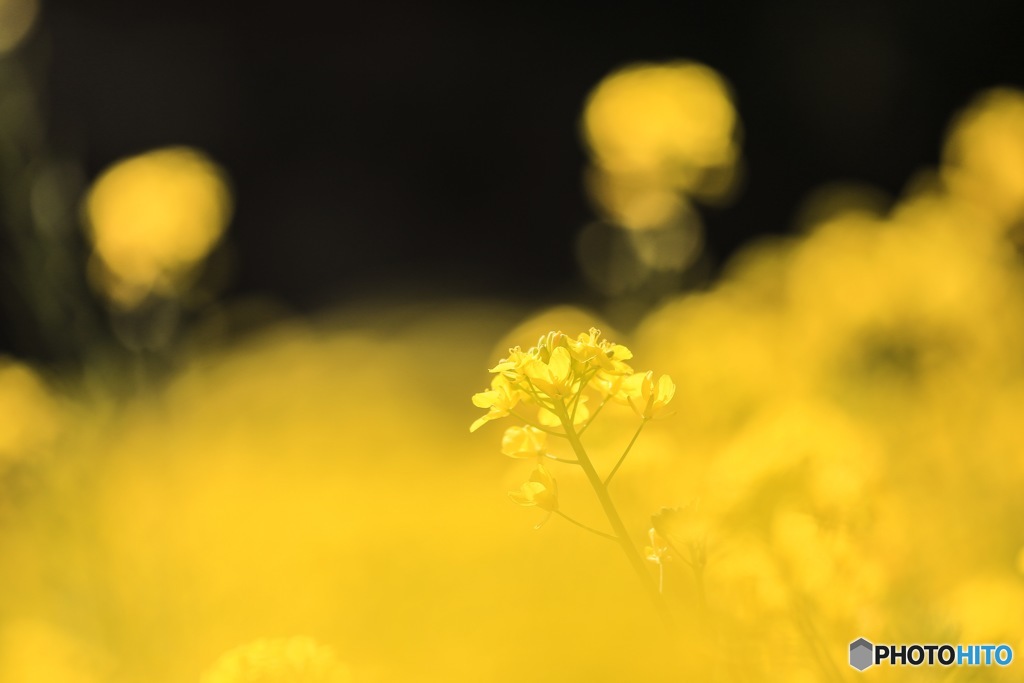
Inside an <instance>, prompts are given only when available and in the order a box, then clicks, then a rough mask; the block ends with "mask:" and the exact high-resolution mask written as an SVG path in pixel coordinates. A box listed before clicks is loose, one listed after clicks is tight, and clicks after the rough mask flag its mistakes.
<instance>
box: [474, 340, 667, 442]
mask: <svg viewBox="0 0 1024 683" xmlns="http://www.w3.org/2000/svg"><path fill="white" fill-rule="evenodd" d="M632 357H633V354H632V353H631V352H630V350H629V349H628V348H626V347H625V346H623V345H622V344H615V343H613V342H610V341H608V340H607V339H602V338H601V331H600V330H597V329H595V328H590V331H588V332H584V333H582V334H580V335H579V336H577V337H576V338H575V339H574V338H572V337H570V336H568V335H566V334H564V333H562V332H549V333H548V334H546V335H544V336H543V337H541V338H540V340H539V341H538V342H537V345H536V346H533V347H531V348H529V349H526V350H523V349H522V348H521V347H518V346H517V347H515V348H512V349H509V355H508V357H506V358H504V359H502V361H501V362H499V363H498V364H497V365H495V366H494V367H493V368H491V372H492V373H494V378H493V379H492V380H491V388H490V389H488V390H487V391H482V392H480V393H478V394H476V395H474V396H473V404H474V405H476V406H477V407H479V408H485V409H487V413H486V414H485V415H483V416H482V417H480V418H479V419H477V420H476V421H475V422H474V423H473V424H472V426H471V427H470V428H469V430H470V431H471V432H474V431H476V430H477V429H479V428H480V427H481V426H483V425H484V424H486V423H488V422H490V421H491V420H497V419H500V418H503V417H507V416H509V415H514V416H516V417H519V418H520V419H522V420H523V421H524V422H527V423H536V424H537V425H538V426H541V427H545V428H553V429H564V428H565V422H564V420H563V418H564V417H566V416H567V417H568V418H569V424H572V425H585V424H586V423H587V422H588V420H589V419H590V417H591V410H590V408H589V407H588V403H590V402H594V403H596V405H597V406H598V407H597V409H595V411H594V412H595V414H596V410H599V409H600V407H603V406H604V404H605V403H606V402H607V401H608V400H610V399H613V400H615V401H617V402H619V403H624V404H627V405H630V406H632V407H633V409H634V410H636V412H637V414H639V415H640V416H641V417H643V418H644V419H651V418H653V417H657V416H659V415H661V414H662V413H663V412H664V409H665V406H666V404H668V402H669V401H670V400H672V396H673V394H674V393H675V385H674V384H673V383H672V379H671V378H670V377H668V376H667V375H662V376H661V377H660V378H659V379H658V380H657V382H655V381H654V379H653V375H652V374H651V373H649V372H648V373H635V372H634V371H633V368H631V367H630V366H629V365H627V364H626V361H628V360H630V359H631V358H632ZM563 413H564V414H563ZM513 429H515V428H513ZM522 434H523V433H522V432H519V431H515V432H512V434H511V435H506V439H505V443H504V444H503V452H504V451H506V450H507V449H508V448H509V447H510V446H509V442H510V441H512V442H516V443H518V441H519V440H521V439H522ZM532 434H533V436H534V437H536V432H533V433H532ZM541 447H542V444H541V445H539V447H538V448H541ZM506 454H507V455H512V456H513V457H521V451H513V452H507V453H506Z"/></svg>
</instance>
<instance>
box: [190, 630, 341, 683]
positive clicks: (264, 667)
mask: <svg viewBox="0 0 1024 683" xmlns="http://www.w3.org/2000/svg"><path fill="white" fill-rule="evenodd" d="M351 680H352V677H351V675H350V674H349V671H348V668H347V667H346V666H345V665H343V664H342V663H341V662H339V661H338V659H337V658H336V657H335V655H334V651H333V650H331V649H330V648H329V647H326V646H324V645H320V644H319V643H317V642H316V641H314V640H312V639H311V638H304V637H295V638H277V639H269V638H264V639H260V640H256V641H253V642H251V643H249V644H247V645H242V646H241V647H237V648H235V649H233V650H230V651H228V652H226V653H225V654H223V655H222V656H221V657H220V659H218V660H217V662H216V663H215V664H214V665H213V666H212V667H211V668H210V669H209V670H208V671H207V672H206V673H205V674H204V675H203V678H202V683H350V681H351Z"/></svg>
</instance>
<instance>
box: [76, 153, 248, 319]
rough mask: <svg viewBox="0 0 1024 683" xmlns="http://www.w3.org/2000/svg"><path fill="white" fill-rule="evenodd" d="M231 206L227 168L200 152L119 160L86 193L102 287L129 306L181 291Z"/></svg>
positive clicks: (97, 276)
mask: <svg viewBox="0 0 1024 683" xmlns="http://www.w3.org/2000/svg"><path fill="white" fill-rule="evenodd" d="M231 207H232V202H231V195H230V192H229V190H228V186H227V181H226V177H225V175H224V172H223V171H222V170H221V169H220V168H219V167H218V166H217V165H216V164H215V163H213V162H212V161H211V160H210V159H209V158H207V157H206V156H205V155H203V154H202V153H201V152H198V151H196V150H194V149H190V148H187V147H171V148H166V149H159V150H154V151H151V152H147V153H145V154H141V155H139V156H135V157H131V158H129V159H125V160H122V161H119V162H117V163H116V164H114V165H113V166H112V167H111V168H109V169H108V170H107V171H105V172H104V173H103V174H102V175H101V176H100V177H99V178H98V179H97V180H96V182H95V183H94V184H93V186H92V188H91V189H90V191H89V194H88V196H87V197H86V203H85V210H86V214H87V216H86V217H87V220H88V227H89V234H90V237H91V238H92V242H93V245H94V246H95V249H96V257H97V260H96V261H95V262H94V264H93V265H94V267H93V269H92V275H93V281H94V284H96V285H97V286H98V287H99V289H100V290H101V291H103V292H104V293H105V294H106V295H107V296H108V297H109V298H110V299H111V301H112V302H113V303H115V304H117V305H120V306H122V307H125V308H132V307H134V306H135V305H137V304H138V303H140V302H141V301H142V300H143V299H145V298H146V296H148V295H149V294H151V293H156V294H159V295H163V296H173V295H175V294H176V293H178V292H179V291H180V289H181V284H182V282H183V280H184V278H185V276H187V275H188V274H189V273H190V272H191V271H192V269H193V268H194V267H195V266H196V265H197V264H198V263H199V262H200V261H201V260H202V259H203V258H204V257H205V256H206V255H207V254H208V253H209V251H210V249H212V248H213V246H214V245H215V244H216V243H217V241H218V240H219V239H220V237H221V235H222V233H223V232H224V228H225V227H226V225H227V223H228V220H229V219H230V215H231Z"/></svg>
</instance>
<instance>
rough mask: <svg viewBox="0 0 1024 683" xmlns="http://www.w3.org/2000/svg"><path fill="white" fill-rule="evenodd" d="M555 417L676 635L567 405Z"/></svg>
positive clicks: (618, 537)
mask: <svg viewBox="0 0 1024 683" xmlns="http://www.w3.org/2000/svg"><path fill="white" fill-rule="evenodd" d="M555 414H556V415H557V416H558V419H559V420H561V422H562V427H563V428H564V429H565V435H566V437H567V438H568V439H569V445H570V446H572V450H573V452H575V453H576V457H577V458H578V459H579V461H580V467H581V468H582V469H583V472H584V474H586V475H587V480H588V481H589V482H590V486H591V487H592V488H593V489H594V493H595V494H597V499H598V501H599V502H600V503H601V509H602V510H604V514H605V517H607V518H608V523H609V525H611V527H612V532H613V533H614V535H615V540H616V541H617V542H618V544H619V547H620V548H622V552H623V553H625V555H626V559H627V560H629V564H630V566H631V567H632V568H633V571H634V572H636V575H637V578H638V579H640V583H641V584H643V587H644V590H646V591H647V594H648V595H649V596H650V597H651V600H652V601H653V602H654V608H655V609H656V610H657V612H658V615H659V616H660V617H661V619H662V621H663V622H664V624H665V626H666V628H668V629H669V631H671V632H675V624H674V620H673V619H672V614H671V612H670V611H669V609H668V605H667V604H666V603H665V600H664V597H663V596H662V595H661V593H660V592H659V591H658V583H657V581H655V580H654V577H653V576H651V574H650V572H648V571H647V565H646V564H645V562H644V559H643V557H641V555H640V553H639V551H637V549H636V546H635V545H633V541H632V540H631V539H630V535H629V531H628V530H627V529H626V525H625V524H623V522H622V518H621V517H620V516H619V511H618V510H617V509H616V508H615V503H614V502H612V499H611V496H609V495H608V488H607V487H606V486H605V485H604V482H603V481H602V480H601V475H599V474H598V473H597V470H596V469H595V468H594V464H593V463H592V462H591V461H590V456H588V455H587V451H586V449H585V448H584V447H583V442H582V441H580V437H579V435H578V434H577V433H576V429H575V428H574V427H573V424H572V419H571V418H570V417H569V411H568V410H567V409H566V406H565V404H564V403H562V404H561V405H556V406H555Z"/></svg>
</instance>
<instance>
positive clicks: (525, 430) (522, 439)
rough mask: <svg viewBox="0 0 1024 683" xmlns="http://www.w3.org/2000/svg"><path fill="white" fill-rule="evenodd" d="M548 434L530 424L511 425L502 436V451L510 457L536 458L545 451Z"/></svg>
mask: <svg viewBox="0 0 1024 683" xmlns="http://www.w3.org/2000/svg"><path fill="white" fill-rule="evenodd" d="M547 437H548V435H547V434H545V433H544V432H542V431H541V430H539V429H537V428H536V427H531V426H529V425H527V426H525V427H509V428H508V429H506V430H505V435H504V436H503V437H502V438H501V452H502V453H503V454H505V455H507V456H508V457H510V458H536V457H538V456H540V455H543V453H544V445H545V443H547Z"/></svg>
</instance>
